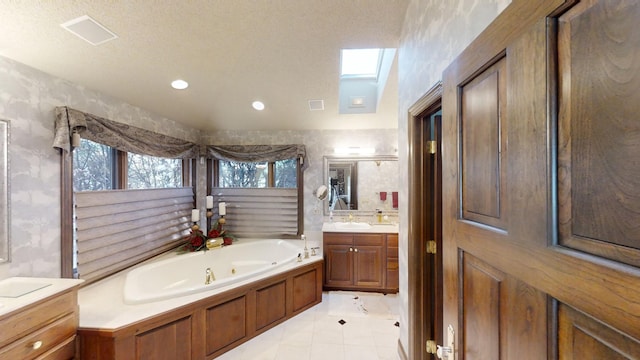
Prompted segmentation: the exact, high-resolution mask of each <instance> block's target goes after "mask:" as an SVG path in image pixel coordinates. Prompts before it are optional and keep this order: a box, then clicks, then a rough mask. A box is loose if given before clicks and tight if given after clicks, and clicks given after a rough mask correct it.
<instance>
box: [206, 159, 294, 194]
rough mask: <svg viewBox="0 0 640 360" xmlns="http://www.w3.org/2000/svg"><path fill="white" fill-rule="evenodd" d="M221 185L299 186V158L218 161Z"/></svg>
mask: <svg viewBox="0 0 640 360" xmlns="http://www.w3.org/2000/svg"><path fill="white" fill-rule="evenodd" d="M218 166H219V174H220V176H219V178H218V184H219V187H224V188H231V187H240V188H266V187H277V188H297V187H298V183H297V178H298V176H297V173H298V160H297V159H288V160H279V161H273V162H235V161H224V160H220V161H219V162H218Z"/></svg>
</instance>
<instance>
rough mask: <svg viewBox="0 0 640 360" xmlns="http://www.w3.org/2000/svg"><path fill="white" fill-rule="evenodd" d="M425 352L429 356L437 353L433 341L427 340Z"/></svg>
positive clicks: (436, 347)
mask: <svg viewBox="0 0 640 360" xmlns="http://www.w3.org/2000/svg"><path fill="white" fill-rule="evenodd" d="M426 350H427V353H429V354H435V353H436V352H437V351H438V346H437V345H436V342H435V341H433V340H427V344H426Z"/></svg>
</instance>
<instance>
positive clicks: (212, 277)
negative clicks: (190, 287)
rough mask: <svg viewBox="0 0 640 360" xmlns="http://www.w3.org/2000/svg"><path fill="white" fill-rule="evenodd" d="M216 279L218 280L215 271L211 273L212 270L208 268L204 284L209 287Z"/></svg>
mask: <svg viewBox="0 0 640 360" xmlns="http://www.w3.org/2000/svg"><path fill="white" fill-rule="evenodd" d="M215 279H216V277H215V275H213V271H211V268H207V270H205V278H204V284H205V285H209V284H211V283H212V282H213V281H214V280H215Z"/></svg>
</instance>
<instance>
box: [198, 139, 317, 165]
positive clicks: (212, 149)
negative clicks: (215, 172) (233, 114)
mask: <svg viewBox="0 0 640 360" xmlns="http://www.w3.org/2000/svg"><path fill="white" fill-rule="evenodd" d="M206 149H207V154H206V156H207V158H211V159H218V160H226V161H236V162H259V161H278V160H287V159H292V158H301V162H302V170H304V169H306V168H307V166H309V165H308V163H307V151H306V149H305V147H304V145H207V147H206Z"/></svg>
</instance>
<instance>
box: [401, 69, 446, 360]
mask: <svg viewBox="0 0 640 360" xmlns="http://www.w3.org/2000/svg"><path fill="white" fill-rule="evenodd" d="M442 92H443V89H442V82H441V81H439V82H438V83H436V84H435V85H434V86H433V87H432V88H431V89H430V90H428V91H427V92H426V93H425V94H424V95H423V96H422V97H421V98H420V99H419V100H418V101H417V102H416V103H415V104H413V105H412V106H411V107H410V108H409V110H408V129H407V130H408V131H407V133H408V140H409V141H408V147H409V149H408V150H409V151H408V165H409V196H408V197H409V214H408V225H409V226H408V246H407V263H408V300H409V316H408V321H409V325H408V330H409V345H408V346H409V349H408V353H409V354H408V355H409V359H415V360H422V359H427V358H431V357H428V355H427V353H426V350H425V343H424V342H425V341H426V340H427V339H426V335H427V328H426V326H427V325H428V323H429V322H435V326H434V329H435V331H434V334H433V339H432V340H434V341H435V342H436V343H437V344H442V243H441V239H439V240H440V243H438V244H437V251H436V255H435V257H434V258H433V260H434V261H435V263H436V266H435V271H436V275H435V276H434V278H435V279H440V280H437V281H435V282H436V284H435V288H436V298H435V299H436V300H435V303H436V304H435V306H434V308H433V309H431V308H427V307H426V306H425V297H426V296H427V295H428V294H429V292H430V291H432V289H431V288H429V286H428V285H429V283H428V281H427V279H425V277H424V276H422V274H424V273H425V271H426V270H427V265H428V264H427V263H428V261H427V260H426V259H427V258H426V256H425V254H426V242H425V240H426V238H427V233H426V226H425V224H424V222H423V219H424V218H426V217H427V215H428V214H427V207H426V204H425V201H424V199H425V194H424V191H423V189H424V188H425V187H426V186H430V185H431V184H430V181H429V179H427V178H426V176H425V175H424V174H425V169H424V165H423V164H424V161H425V151H424V150H425V149H427V140H426V139H424V137H423V136H422V131H421V130H422V128H423V124H422V122H423V120H422V119H423V116H422V115H423V114H425V113H428V112H431V113H434V112H436V111H437V110H438V109H440V108H441V99H442ZM438 145H439V144H438ZM439 147H440V146H438V148H439ZM438 186H440V190H439V191H440V193H442V186H441V184H438ZM437 221H439V222H440V223H442V219H441V218H440V219H438V220H437ZM435 240H436V241H438V239H435ZM438 259H439V260H438ZM438 274H439V275H438ZM438 289H439V290H438Z"/></svg>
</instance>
